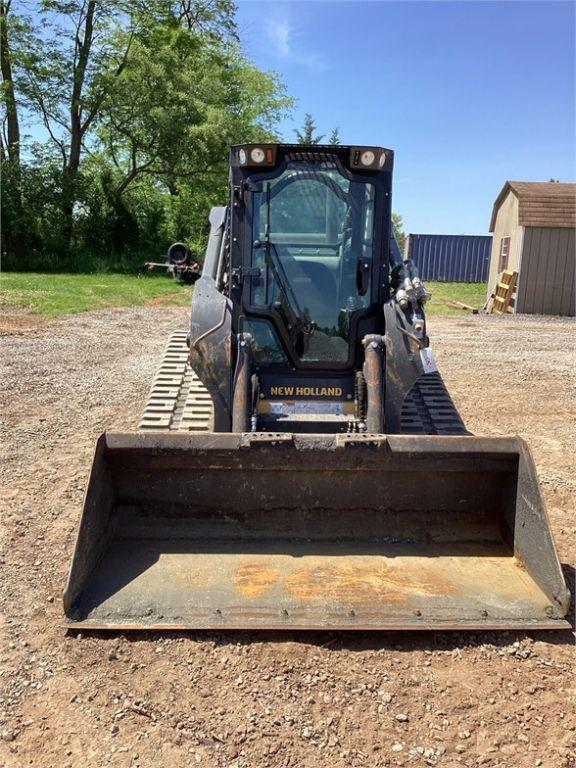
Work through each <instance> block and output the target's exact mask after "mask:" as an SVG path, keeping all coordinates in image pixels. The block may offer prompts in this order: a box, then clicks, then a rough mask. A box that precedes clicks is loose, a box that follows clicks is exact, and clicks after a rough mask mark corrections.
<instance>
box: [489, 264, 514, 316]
mask: <svg viewBox="0 0 576 768" xmlns="http://www.w3.org/2000/svg"><path fill="white" fill-rule="evenodd" d="M517 280H518V272H513V271H512V270H511V269H505V270H504V272H502V273H501V274H500V275H499V276H498V283H497V285H496V291H495V292H494V296H493V299H492V310H491V311H492V312H493V313H494V312H495V313H497V314H501V315H504V314H506V313H507V312H513V311H514V298H515V293H516V281H517Z"/></svg>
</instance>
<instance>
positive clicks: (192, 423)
mask: <svg viewBox="0 0 576 768" xmlns="http://www.w3.org/2000/svg"><path fill="white" fill-rule="evenodd" d="M187 361H188V347H187V345H186V332H185V331H175V332H174V333H173V334H172V335H171V336H170V340H169V342H168V346H167V347H166V350H165V352H164V357H163V358H162V363H161V365H160V368H159V369H158V373H157V374H156V376H155V378H154V381H153V383H152V388H151V389H150V394H149V395H148V402H147V403H146V407H145V408H144V411H143V413H142V416H141V418H140V423H139V424H138V430H140V431H147V430H155V431H158V430H160V431H173V430H175V431H183V432H211V431H212V430H213V429H214V406H213V403H212V398H211V397H210V395H209V394H208V391H207V389H206V387H205V386H204V385H203V384H202V382H201V381H200V379H199V378H198V376H197V375H196V373H195V372H194V371H193V370H192V368H191V367H190V366H189V365H188V362H187Z"/></svg>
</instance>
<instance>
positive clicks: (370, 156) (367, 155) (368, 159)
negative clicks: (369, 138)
mask: <svg viewBox="0 0 576 768" xmlns="http://www.w3.org/2000/svg"><path fill="white" fill-rule="evenodd" d="M374 160H376V155H375V154H374V152H372V150H371V149H367V150H366V151H365V152H362V155H361V157H360V162H361V163H362V165H366V166H369V165H372V164H373V163H374Z"/></svg>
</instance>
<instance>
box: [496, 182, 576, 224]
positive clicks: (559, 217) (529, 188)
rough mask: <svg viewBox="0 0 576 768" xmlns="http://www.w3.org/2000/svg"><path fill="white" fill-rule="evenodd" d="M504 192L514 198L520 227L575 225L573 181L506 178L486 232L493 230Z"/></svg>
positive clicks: (574, 185)
mask: <svg viewBox="0 0 576 768" xmlns="http://www.w3.org/2000/svg"><path fill="white" fill-rule="evenodd" d="M508 192H512V193H513V194H515V195H516V197H517V198H518V224H519V225H520V226H521V227H576V184H573V183H570V184H560V183H558V182H555V181H507V182H506V184H504V186H503V187H502V191H501V192H500V194H499V195H498V197H497V198H496V201H495V202H494V207H493V208H492V219H491V220H490V232H494V225H495V224H496V216H497V214H498V209H499V208H500V206H501V204H502V203H503V201H504V200H505V198H506V196H507V195H508Z"/></svg>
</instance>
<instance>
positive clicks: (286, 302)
mask: <svg viewBox="0 0 576 768" xmlns="http://www.w3.org/2000/svg"><path fill="white" fill-rule="evenodd" d="M374 196H375V191H374V186H373V185H372V184H371V183H369V182H360V181H352V180H350V179H347V178H345V177H344V176H342V175H341V174H340V172H339V171H338V168H337V167H336V165H335V164H332V163H328V162H325V163H322V164H319V165H316V164H311V163H310V164H308V163H301V162H300V163H289V164H288V165H287V167H286V169H285V170H284V171H283V173H282V174H281V175H280V176H278V177H277V178H275V179H271V180H267V181H264V182H263V183H262V190H261V191H260V192H257V193H255V195H254V198H255V199H254V217H253V222H254V223H253V232H252V235H253V247H252V266H253V267H256V268H257V269H258V270H259V276H258V277H256V278H252V280H251V287H250V304H251V305H252V306H253V307H254V308H261V309H265V310H268V311H271V312H273V313H275V316H276V317H277V322H278V323H280V324H281V325H283V326H284V328H285V329H286V332H287V333H288V335H289V338H290V341H291V343H292V345H293V347H294V350H295V351H296V354H297V356H298V357H299V358H300V359H301V360H302V361H303V362H345V361H346V360H347V359H348V356H349V345H350V343H351V339H350V327H351V325H350V323H351V318H352V316H353V315H354V313H355V312H358V311H359V310H362V309H365V308H366V307H368V306H369V305H370V303H371V297H370V294H371V290H370V289H371V283H372V248H373V238H374Z"/></svg>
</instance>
